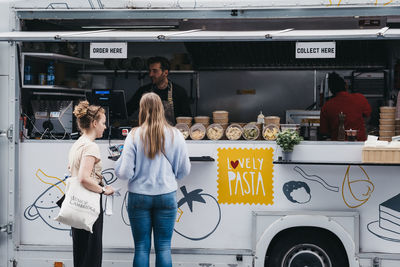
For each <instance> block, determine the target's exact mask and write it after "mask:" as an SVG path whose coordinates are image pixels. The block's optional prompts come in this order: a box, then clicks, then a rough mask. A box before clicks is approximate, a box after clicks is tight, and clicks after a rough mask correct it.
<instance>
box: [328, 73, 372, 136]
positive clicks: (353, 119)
mask: <svg viewBox="0 0 400 267" xmlns="http://www.w3.org/2000/svg"><path fill="white" fill-rule="evenodd" d="M328 86H329V90H330V91H331V93H332V94H333V97H332V98H331V99H330V100H329V101H328V102H326V103H325V105H324V106H323V107H322V109H321V128H320V133H321V134H322V135H327V136H329V137H330V138H331V140H337V136H338V128H339V113H340V112H343V113H344V114H345V115H346V118H345V121H344V127H345V129H346V130H348V129H353V130H358V133H357V140H358V141H364V140H365V139H366V133H365V123H364V118H368V117H369V116H370V115H371V106H370V105H369V103H368V100H367V99H366V98H365V97H364V96H363V95H362V94H359V93H353V94H350V93H349V92H347V89H346V82H345V81H344V80H343V78H342V77H340V76H339V75H338V74H337V73H335V72H332V73H330V74H329V78H328Z"/></svg>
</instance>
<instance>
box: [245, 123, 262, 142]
mask: <svg viewBox="0 0 400 267" xmlns="http://www.w3.org/2000/svg"><path fill="white" fill-rule="evenodd" d="M259 135H260V131H259V129H258V127H257V125H256V124H255V123H248V124H246V125H245V126H244V127H243V133H242V136H243V138H244V139H246V140H257V138H258V136H259Z"/></svg>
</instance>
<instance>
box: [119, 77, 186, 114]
mask: <svg viewBox="0 0 400 267" xmlns="http://www.w3.org/2000/svg"><path fill="white" fill-rule="evenodd" d="M152 88H154V90H152ZM152 91H153V92H154V93H156V94H157V95H158V96H159V97H160V98H161V100H162V101H168V89H167V88H165V89H163V90H160V89H158V88H157V86H153V85H152V84H147V85H144V86H142V87H140V88H139V89H138V90H137V91H136V92H135V94H134V95H133V97H132V98H131V99H130V100H129V101H128V103H127V104H126V108H127V110H128V114H129V115H132V114H133V113H134V112H135V111H136V110H138V108H139V103H140V99H141V98H142V95H143V94H144V93H149V92H152ZM172 100H173V102H174V113H175V117H179V116H187V117H191V116H192V112H191V111H190V103H189V98H188V96H187V94H186V91H185V89H184V88H183V87H181V86H179V85H177V84H176V83H172Z"/></svg>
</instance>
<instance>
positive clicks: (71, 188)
mask: <svg viewBox="0 0 400 267" xmlns="http://www.w3.org/2000/svg"><path fill="white" fill-rule="evenodd" d="M99 214H100V194H99V193H96V192H93V191H90V190H87V189H86V188H85V187H83V185H82V184H81V182H80V181H79V180H78V178H77V177H70V178H68V179H67V185H66V188H65V199H64V201H63V203H62V205H61V209H60V212H59V213H58V216H57V217H56V218H54V220H56V221H59V222H61V223H63V224H66V225H69V226H72V227H74V228H77V229H83V230H86V231H89V232H91V233H93V231H92V228H93V224H94V223H95V222H96V220H97V218H98V217H99Z"/></svg>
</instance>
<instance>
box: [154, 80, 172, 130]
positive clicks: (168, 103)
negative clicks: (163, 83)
mask: <svg viewBox="0 0 400 267" xmlns="http://www.w3.org/2000/svg"><path fill="white" fill-rule="evenodd" d="M154 86H155V85H154V84H153V85H152V86H151V91H152V92H154ZM172 87H173V86H172V83H171V82H170V81H168V85H167V90H168V97H167V100H161V101H162V104H163V106H164V113H165V118H166V119H167V121H168V123H169V124H171V125H175V112H174V100H173V98H172V89H173V88H172Z"/></svg>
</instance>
